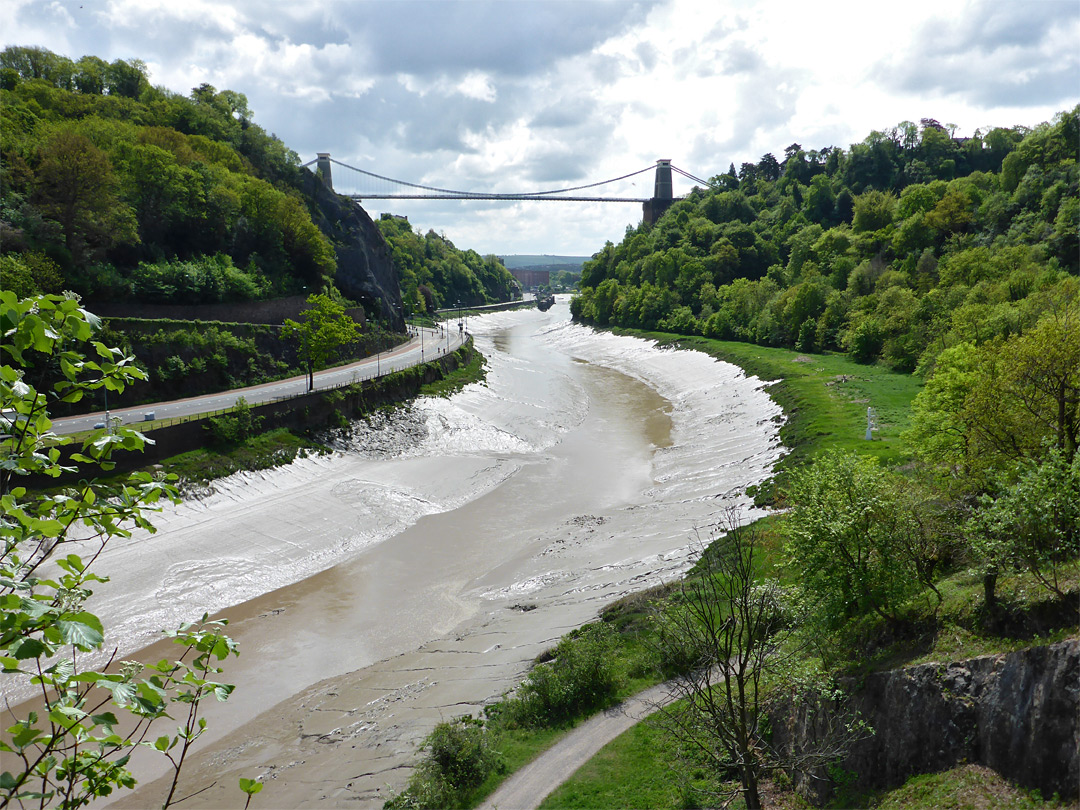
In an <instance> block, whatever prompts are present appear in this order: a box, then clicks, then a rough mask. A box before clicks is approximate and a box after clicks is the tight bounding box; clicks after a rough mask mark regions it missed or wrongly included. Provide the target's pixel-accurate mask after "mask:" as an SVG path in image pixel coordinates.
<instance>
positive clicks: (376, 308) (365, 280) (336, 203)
mask: <svg viewBox="0 0 1080 810" xmlns="http://www.w3.org/2000/svg"><path fill="white" fill-rule="evenodd" d="M302 186H303V187H302V191H303V193H304V195H305V197H306V198H307V199H308V200H309V201H310V210H311V219H312V221H313V222H314V223H315V225H316V226H317V227H318V228H319V230H321V231H322V232H323V233H324V234H325V235H326V236H327V237H328V238H329V239H330V241H331V242H332V243H333V245H334V250H335V251H336V253H337V274H336V275H335V277H334V281H335V283H336V284H337V286H338V289H339V290H341V291H342V292H343V293H344V294H345V295H346V296H347V297H348V298H352V299H353V300H355V301H359V302H360V303H361V304H362V305H363V307H364V309H365V310H366V311H367V313H368V314H369V315H371V316H375V317H377V316H379V314H380V313H382V314H383V315H384V316H386V317H389V318H391V319H392V320H393V322H394V324H395V325H396V326H397V327H398V328H401V329H403V328H404V324H405V322H404V320H403V317H402V315H401V291H400V289H399V288H398V282H397V276H396V274H395V273H394V263H393V260H392V259H391V257H390V251H389V249H388V248H387V246H386V241H385V240H384V239H383V236H382V232H380V231H379V229H378V227H376V225H375V223H374V222H372V221H371V217H369V216H368V215H367V212H366V211H365V210H364V209H363V208H361V207H360V206H359V205H358V204H357V203H355V202H353V201H352V200H350V199H349V198H348V197H342V196H341V195H339V194H335V193H334V192H333V191H332V190H331V189H330V188H328V187H327V185H326V184H325V183H323V181H322V180H321V179H320V178H319V177H317V176H316V175H314V174H311V173H310V172H306V173H305V175H304V179H303V182H302Z"/></svg>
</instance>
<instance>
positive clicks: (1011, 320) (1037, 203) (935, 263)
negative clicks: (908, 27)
mask: <svg viewBox="0 0 1080 810" xmlns="http://www.w3.org/2000/svg"><path fill="white" fill-rule="evenodd" d="M1077 115H1078V110H1076V109H1074V110H1073V111H1071V112H1068V113H1062V114H1061V115H1059V116H1058V117H1057V118H1056V120H1055V121H1054V122H1053V123H1049V124H1043V125H1041V126H1039V127H1036V128H1035V129H1032V130H1029V129H1028V128H1026V127H1012V128H1009V129H1004V128H995V129H991V130H989V131H988V132H985V133H982V132H977V133H976V134H975V136H974V137H972V138H963V139H961V138H953V137H951V135H950V131H949V129H947V128H946V127H943V126H942V125H940V124H939V123H938V122H936V121H932V120H926V119H924V120H923V121H922V122H921V124H920V125H916V124H913V123H911V122H904V123H902V124H900V125H899V126H897V127H896V128H894V129H892V130H889V131H888V132H874V133H872V134H871V135H870V136H869V137H868V138H867V139H866V140H865V141H863V142H862V143H859V144H854V145H853V146H851V148H850V149H848V150H847V151H845V150H842V149H837V148H833V147H829V148H826V149H822V150H820V151H816V150H811V151H804V149H803V147H802V146H801V145H799V144H797V143H793V144H791V145H790V146H789V147H788V148H787V149H786V150H785V153H784V159H783V161H778V160H777V159H776V158H775V157H774V156H773V155H771V154H768V155H765V156H764V157H763V158H762V159H761V161H760V162H758V163H757V164H751V163H744V164H743V165H742V167H741V169H740V170H739V171H738V172H736V170H735V167H734V165H732V166H731V167H730V168H729V170H728V172H727V173H726V174H722V175H719V176H717V177H714V178H712V181H711V182H712V186H711V187H710V188H708V189H701V188H696V189H695V190H694V191H693V192H692V193H691V194H690V195H689V196H688V197H687V198H686V199H685V200H681V201H679V202H676V203H675V204H674V205H673V206H672V207H671V209H669V211H668V212H667V213H666V215H665V216H663V217H662V218H661V219H660V220H659V222H657V224H656V225H655V226H654V227H651V228H650V227H647V226H645V225H641V226H639V227H637V228H632V229H628V230H627V233H626V236H625V238H624V239H623V241H622V242H621V243H620V244H618V245H612V244H610V243H609V244H607V245H606V246H605V247H604V249H603V250H602V251H601V252H600V253H598V254H597V255H596V256H595V257H594V259H593V260H592V261H591V262H588V263H587V264H586V265H585V268H584V272H583V275H582V280H581V288H582V295H581V296H580V298H579V299H578V300H577V301H575V303H574V313H575V315H576V316H577V317H579V318H580V319H582V320H584V321H586V322H588V323H595V324H598V325H603V326H609V325H610V326H624V327H636V328H642V329H662V330H666V331H671V332H678V333H681V334H688V335H690V334H696V335H705V336H707V337H713V338H720V339H726V340H743V341H748V342H752V343H759V344H762V345H768V346H786V347H792V348H798V349H801V350H803V351H807V352H812V351H816V350H833V351H846V352H850V353H851V354H852V355H853V356H854V357H856V358H857V359H859V360H860V361H863V362H872V361H875V360H879V359H880V360H883V361H884V362H886V363H888V364H889V365H890V366H891V367H892V368H894V369H896V370H898V371H905V372H907V371H913V370H915V369H916V368H919V369H920V370H924V371H925V370H928V369H929V368H931V367H932V366H933V363H934V360H935V358H936V357H937V355H938V354H939V353H940V352H941V351H942V350H943V349H944V348H946V347H947V346H952V345H955V344H957V343H959V342H962V341H973V342H975V343H983V342H985V341H987V340H989V339H991V338H993V337H996V336H1001V337H1007V336H1009V335H1011V334H1015V333H1017V332H1019V331H1022V330H1023V329H1024V328H1025V327H1026V326H1029V325H1031V324H1033V323H1034V322H1035V320H1037V318H1038V316H1039V314H1040V312H1041V311H1043V310H1045V308H1046V307H1047V306H1048V305H1049V303H1048V302H1049V301H1051V300H1061V299H1062V296H1067V295H1068V294H1069V293H1068V291H1069V290H1071V289H1074V287H1073V286H1072V282H1070V281H1069V280H1068V277H1069V276H1075V274H1076V272H1077V263H1078V261H1080V258H1078V257H1080V253H1078V248H1077V228H1078V223H1080V216H1078V211H1080V204H1078V196H1077V178H1078V172H1080V169H1078V167H1077V150H1078V144H1080V140H1078V138H1080V129H1078V123H1077Z"/></svg>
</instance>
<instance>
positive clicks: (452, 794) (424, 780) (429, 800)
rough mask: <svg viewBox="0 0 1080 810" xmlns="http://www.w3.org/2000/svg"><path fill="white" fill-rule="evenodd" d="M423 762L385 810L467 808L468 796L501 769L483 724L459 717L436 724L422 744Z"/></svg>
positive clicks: (479, 721) (470, 718) (471, 718)
mask: <svg viewBox="0 0 1080 810" xmlns="http://www.w3.org/2000/svg"><path fill="white" fill-rule="evenodd" d="M421 750H423V751H424V752H425V753H424V759H423V760H422V761H421V763H420V765H419V766H418V767H417V769H416V771H415V772H414V773H413V775H412V778H410V779H409V784H408V786H407V787H406V788H405V790H404V791H403V792H402V793H400V794H399V795H397V796H395V797H394V798H392V799H391V800H390V801H388V802H387V803H386V805H385V806H386V807H388V808H406V807H415V808H454V807H467V806H469V804H470V801H469V799H470V796H471V794H472V793H473V791H475V790H476V788H478V787H479V786H480V784H481V783H482V782H483V781H484V780H485V779H487V777H488V775H489V774H491V773H492V772H494V771H495V770H496V769H498V768H499V767H500V765H501V763H500V760H499V755H498V753H497V752H496V751H495V749H494V748H493V747H492V745H491V739H490V735H489V734H488V733H487V731H486V730H485V729H484V726H483V721H481V720H478V719H476V718H473V717H468V716H465V717H459V718H457V719H456V720H454V721H452V722H449V723H439V725H437V726H435V730H434V731H432V732H431V734H430V735H429V736H428V738H427V739H426V740H425V741H424V745H423V746H422V749H421Z"/></svg>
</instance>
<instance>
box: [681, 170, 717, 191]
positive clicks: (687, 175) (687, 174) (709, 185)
mask: <svg viewBox="0 0 1080 810" xmlns="http://www.w3.org/2000/svg"><path fill="white" fill-rule="evenodd" d="M671 170H672V171H674V172H678V173H679V174H681V175H682V176H683V177H685V178H687V179H689V180H693V181H694V182H695V183H698V184H700V185H702V186H704V187H705V188H712V186H713V184H712V183H710V182H709V181H708V180H702V179H701V178H700V177H694V175H692V174H690V172H684V171H683V170H682V169H680V168H679V167H678V166H672V167H671Z"/></svg>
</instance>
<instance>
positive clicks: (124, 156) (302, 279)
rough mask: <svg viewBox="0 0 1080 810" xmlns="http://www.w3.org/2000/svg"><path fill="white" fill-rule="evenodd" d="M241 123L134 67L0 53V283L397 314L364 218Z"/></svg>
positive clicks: (237, 104)
mask: <svg viewBox="0 0 1080 810" xmlns="http://www.w3.org/2000/svg"><path fill="white" fill-rule="evenodd" d="M253 117H254V114H253V113H252V111H251V110H250V109H249V108H248V104H247V99H246V98H245V97H244V95H243V94H242V93H237V92H234V91H231V90H221V91H218V90H217V89H216V88H214V87H212V86H211V85H208V84H203V85H200V86H199V87H196V88H194V89H193V90H192V91H191V93H190V95H188V96H182V95H178V94H176V93H172V92H170V91H168V90H165V89H163V88H160V87H154V86H152V85H151V84H150V81H149V77H148V75H147V72H146V67H145V65H143V64H142V63H141V62H139V61H137V60H129V61H124V60H117V61H115V62H113V63H111V64H109V63H106V62H104V61H103V60H101V59H98V58H97V57H94V56H84V57H82V58H81V59H79V60H78V61H72V60H70V59H68V58H67V57H64V56H60V55H57V54H54V53H51V52H49V51H46V50H44V49H41V48H25V47H9V48H6V49H5V50H4V51H3V52H2V53H0V122H2V134H0V150H2V152H3V155H4V162H3V175H2V192H0V242H2V249H3V252H4V255H3V257H2V258H0V262H2V263H3V264H2V267H0V270H2V271H3V273H2V275H3V284H4V286H5V288H8V289H12V290H14V291H15V292H17V293H18V294H20V295H26V294H30V293H33V292H59V291H60V290H63V289H70V290H73V291H75V292H77V293H79V294H80V295H81V296H83V299H84V300H85V301H87V302H91V303H104V302H138V303H139V304H146V303H168V304H188V305H200V304H214V303H220V302H238V301H250V300H261V299H270V298H279V297H282V296H288V295H296V294H299V295H306V294H307V292H309V291H319V290H324V289H325V290H327V291H334V290H339V291H340V292H341V293H342V294H343V295H344V296H345V297H347V298H349V299H352V300H353V301H356V302H358V303H360V304H361V305H363V306H364V308H365V310H366V311H367V312H369V313H386V314H388V315H389V314H391V313H393V312H394V311H396V305H397V304H399V302H400V301H399V296H398V291H397V289H396V280H395V279H394V277H393V272H392V268H391V264H390V261H389V257H388V255H387V254H386V251H385V247H384V245H383V244H382V240H381V238H380V237H379V235H378V232H377V231H376V230H375V228H374V226H373V225H372V223H371V220H370V219H369V218H368V217H367V215H366V214H364V213H363V211H362V209H360V208H359V207H358V206H355V205H351V204H348V203H347V202H343V201H342V200H341V198H339V197H337V196H336V195H333V194H331V193H328V192H327V191H326V190H325V188H324V187H322V185H321V184H319V183H316V182H315V179H314V176H313V175H312V174H311V172H309V171H307V170H306V169H303V168H301V167H300V161H299V158H298V157H297V155H296V154H295V153H294V152H293V151H292V150H290V149H289V148H288V147H286V146H285V144H283V143H282V142H281V141H280V140H278V139H277V138H276V137H274V136H273V135H270V134H268V133H267V132H266V131H265V130H263V129H262V128H261V127H260V126H258V125H257V124H255V123H254V121H253Z"/></svg>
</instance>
